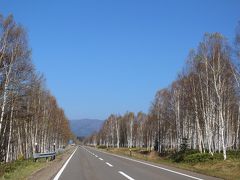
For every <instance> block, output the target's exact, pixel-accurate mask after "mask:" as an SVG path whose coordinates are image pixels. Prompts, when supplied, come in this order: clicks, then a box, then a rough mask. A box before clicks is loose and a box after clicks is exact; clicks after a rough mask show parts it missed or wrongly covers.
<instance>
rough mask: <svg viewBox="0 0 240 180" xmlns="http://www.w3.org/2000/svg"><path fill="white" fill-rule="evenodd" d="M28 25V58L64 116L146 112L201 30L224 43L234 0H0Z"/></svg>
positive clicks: (237, 14)
mask: <svg viewBox="0 0 240 180" xmlns="http://www.w3.org/2000/svg"><path fill="white" fill-rule="evenodd" d="M0 12H1V13H2V14H3V15H4V16H6V15H8V14H9V13H12V14H13V15H14V17H15V19H16V21H17V22H20V23H21V24H23V25H24V26H25V28H26V29H27V31H28V36H29V41H30V46H31V48H32V50H33V51H32V57H33V61H34V63H35V65H36V68H37V70H38V71H40V72H42V73H43V74H44V75H45V77H46V79H47V86H48V88H49V89H50V90H51V92H52V94H53V95H54V96H56V98H57V100H58V102H59V104H60V106H61V107H62V108H64V110H65V112H66V114H67V117H68V118H70V119H79V118H98V119H105V118H106V117H107V116H108V115H109V114H110V113H121V114H122V113H125V112H126V111H127V110H128V111H134V112H137V111H140V110H141V111H144V112H148V110H149V106H150V104H151V101H152V100H153V98H154V95H155V93H156V91H157V90H158V89H160V88H163V87H167V86H168V85H169V84H170V83H171V82H172V81H173V80H174V79H175V78H176V76H177V73H178V72H180V71H181V69H182V68H183V66H184V63H185V59H186V57H187V55H188V52H189V50H190V49H191V48H195V47H196V46H197V44H198V43H199V41H200V40H201V38H202V37H203V34H204V32H216V31H217V32H220V33H222V34H223V35H225V36H226V37H227V38H228V39H229V41H230V42H232V41H233V37H234V29H235V27H236V24H237V21H239V20H240V1H239V0H199V1H196V0H184V1H181V0H175V1H172V0H169V1H161V0H156V1H152V0H145V1H142V0H109V1H106V0H95V1H93V0H82V1H81V0H75V1H73V0H51V1H50V0H39V1H34V0H1V1H0Z"/></svg>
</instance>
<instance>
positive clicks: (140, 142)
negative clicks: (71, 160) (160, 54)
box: [85, 24, 240, 159]
mask: <svg viewBox="0 0 240 180" xmlns="http://www.w3.org/2000/svg"><path fill="white" fill-rule="evenodd" d="M239 50H240V24H239V26H238V27H237V30H236V38H235V43H234V45H230V43H229V42H228V41H227V39H226V38H225V37H224V36H223V35H221V34H220V33H206V34H205V35H204V37H203V39H202V41H201V42H200V43H199V45H198V47H197V48H196V49H194V50H191V51H190V53H189V56H188V58H187V61H186V64H185V66H184V68H183V70H182V72H181V73H179V75H178V77H177V79H176V80H175V81H174V82H172V83H171V85H170V86H169V87H167V88H164V89H161V90H159V91H158V92H157V93H156V95H155V98H154V100H153V103H152V105H151V107H150V110H149V112H148V114H145V113H142V112H139V113H137V114H134V113H133V112H127V113H125V114H124V115H114V114H112V115H110V116H109V118H108V119H107V120H106V121H105V122H104V125H103V127H102V128H101V130H100V131H99V132H98V133H95V134H93V135H92V136H90V137H88V138H87V139H86V140H85V142H86V143H87V144H91V145H104V146H107V147H118V148H119V147H128V148H132V147H145V148H147V149H148V150H153V149H155V150H156V151H158V152H159V153H164V152H167V151H176V152H178V151H180V147H181V144H182V143H183V142H185V141H186V142H187V143H188V148H190V149H195V150H198V151H199V152H200V153H210V154H212V155H213V153H223V157H224V159H226V158H227V153H226V152H227V150H239V149H240V132H239V131H240V69H239V65H238V63H239V62H238V60H239V59H240V51H239Z"/></svg>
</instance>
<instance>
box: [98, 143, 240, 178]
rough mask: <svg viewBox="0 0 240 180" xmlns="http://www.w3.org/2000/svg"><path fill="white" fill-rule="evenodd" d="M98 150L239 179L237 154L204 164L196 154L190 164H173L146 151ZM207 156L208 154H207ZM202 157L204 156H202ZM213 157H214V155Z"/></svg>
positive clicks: (168, 158)
mask: <svg viewBox="0 0 240 180" xmlns="http://www.w3.org/2000/svg"><path fill="white" fill-rule="evenodd" d="M99 149H104V150H105V151H107V152H110V153H114V154H118V155H124V156H127V157H131V158H135V159H140V160H145V161H149V162H154V163H159V164H165V165H169V166H173V167H176V168H180V169H185V170H190V171H193V172H197V173H201V174H205V175H209V176H213V177H218V178H223V179H227V180H239V179H240V158H239V154H238V155H236V156H235V155H234V154H232V153H231V154H230V155H229V157H228V159H227V160H225V161H224V160H222V159H220V158H212V159H211V158H210V159H205V160H204V162H199V161H201V158H199V156H198V155H197V154H193V155H191V156H192V157H191V156H190V157H191V159H190V160H191V162H184V161H182V162H174V161H173V160H172V159H171V158H170V157H169V156H163V157H162V156H159V155H158V153H157V152H155V151H152V152H149V151H147V149H140V148H131V152H130V150H129V149H128V148H119V149H118V148H108V149H106V148H104V147H99ZM207 155H208V154H207ZM221 156H222V154H217V155H216V157H221ZM200 157H201V156H200ZM203 157H204V155H203ZM214 157H215V155H214ZM194 158H195V159H194Z"/></svg>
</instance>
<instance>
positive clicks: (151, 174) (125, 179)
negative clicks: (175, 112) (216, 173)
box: [54, 146, 217, 180]
mask: <svg viewBox="0 0 240 180" xmlns="http://www.w3.org/2000/svg"><path fill="white" fill-rule="evenodd" d="M194 179H195V180H201V179H206V180H216V179H217V178H213V177H209V176H205V175H200V174H197V173H193V172H189V171H185V170H180V169H176V168H172V167H168V166H164V165H159V164H155V163H149V162H146V161H139V160H134V159H129V158H127V157H123V156H118V155H113V154H109V153H105V152H102V151H99V150H96V149H94V148H89V147H83V146H80V147H78V148H76V150H75V151H74V152H73V154H72V155H71V156H70V158H69V159H68V160H67V161H66V163H65V164H64V166H63V167H62V168H61V170H60V171H59V172H58V174H57V175H56V176H55V178H54V180H194Z"/></svg>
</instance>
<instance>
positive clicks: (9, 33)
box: [0, 15, 71, 162]
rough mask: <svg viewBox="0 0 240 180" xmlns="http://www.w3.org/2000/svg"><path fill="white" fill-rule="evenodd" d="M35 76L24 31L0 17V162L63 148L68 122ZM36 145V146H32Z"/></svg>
mask: <svg viewBox="0 0 240 180" xmlns="http://www.w3.org/2000/svg"><path fill="white" fill-rule="evenodd" d="M44 81H45V80H44V77H43V76H42V75H40V74H39V73H37V72H36V70H35V67H34V65H33V63H32V59H31V50H30V48H29V46H28V40H27V35H26V32H25V30H24V28H23V27H22V26H21V25H19V24H17V23H16V22H15V21H14V18H13V16H12V15H10V16H8V17H6V18H4V17H3V16H2V15H0V162H10V161H13V160H17V159H18V158H20V157H24V158H30V157H32V154H33V152H35V151H36V148H37V149H38V151H41V152H46V151H51V150H53V144H55V146H56V148H59V147H62V146H63V145H65V144H66V142H67V141H68V139H69V138H70V136H71V131H70V128H69V124H68V120H67V118H66V116H65V114H64V111H63V109H61V108H60V107H59V106H58V104H57V101H56V99H55V97H54V96H52V95H51V93H50V92H49V90H47V89H46V87H45V83H44ZM36 145H37V146H36Z"/></svg>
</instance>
